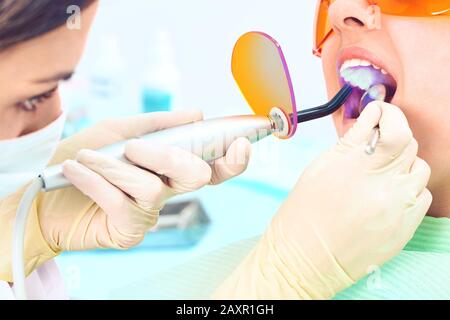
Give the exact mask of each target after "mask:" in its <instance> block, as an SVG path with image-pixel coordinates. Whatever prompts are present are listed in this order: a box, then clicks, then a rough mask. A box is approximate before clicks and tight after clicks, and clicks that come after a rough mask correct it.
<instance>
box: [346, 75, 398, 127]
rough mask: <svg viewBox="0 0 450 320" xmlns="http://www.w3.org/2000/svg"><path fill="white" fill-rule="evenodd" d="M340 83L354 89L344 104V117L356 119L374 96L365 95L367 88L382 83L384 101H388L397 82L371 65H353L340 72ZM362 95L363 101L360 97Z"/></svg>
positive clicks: (393, 92)
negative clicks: (384, 91) (384, 93)
mask: <svg viewBox="0 0 450 320" xmlns="http://www.w3.org/2000/svg"><path fill="white" fill-rule="evenodd" d="M340 82H341V85H344V84H346V83H347V84H349V85H351V86H352V87H353V88H354V89H353V92H352V94H351V95H350V97H349V98H348V99H347V101H346V102H345V104H344V117H345V118H346V119H356V118H357V117H358V116H359V114H360V113H361V111H362V110H363V109H364V108H365V107H366V105H367V104H369V103H370V102H371V101H374V100H376V98H374V97H371V95H365V93H366V92H367V91H366V90H368V89H369V88H371V87H373V86H375V85H378V84H382V85H384V87H385V89H386V97H385V101H387V102H390V101H391V100H392V98H393V97H394V94H395V91H396V89H397V83H396V82H395V80H394V78H393V77H392V76H391V75H389V74H383V73H382V72H381V70H380V69H375V68H374V67H373V66H355V67H349V68H346V69H345V70H343V71H342V72H341V74H340ZM363 97H364V99H363V100H364V101H361V99H362V98H363Z"/></svg>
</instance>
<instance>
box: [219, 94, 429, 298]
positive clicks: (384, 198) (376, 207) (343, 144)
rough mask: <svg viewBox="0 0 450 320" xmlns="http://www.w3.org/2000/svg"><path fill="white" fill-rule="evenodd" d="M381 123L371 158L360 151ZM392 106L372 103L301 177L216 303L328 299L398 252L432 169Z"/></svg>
mask: <svg viewBox="0 0 450 320" xmlns="http://www.w3.org/2000/svg"><path fill="white" fill-rule="evenodd" d="M377 124H379V126H380V134H381V135H380V141H379V143H378V146H377V149H376V152H375V154H373V155H367V154H366V153H365V151H364V149H365V145H366V143H367V141H368V140H369V137H370V135H371V132H372V129H373V128H374V127H375V126H376V125H377ZM417 149H418V146H417V142H416V141H415V140H414V138H413V136H412V133H411V130H410V128H409V126H408V123H407V120H406V118H405V116H404V115H403V113H402V112H401V111H400V109H398V108H397V107H395V106H393V105H390V104H387V103H382V102H374V103H372V104H370V105H369V106H368V107H367V108H366V109H365V110H364V112H363V113H362V114H361V116H360V117H359V119H358V121H357V122H356V123H355V125H354V126H353V127H352V128H351V129H350V130H349V132H347V134H346V135H345V136H344V137H343V138H342V139H341V140H340V141H339V143H338V144H337V145H336V146H334V147H333V148H331V150H329V151H328V152H326V153H325V154H323V155H322V156H320V157H319V158H318V159H317V160H316V161H314V162H313V163H312V164H311V165H310V166H309V167H308V168H307V169H306V170H305V171H304V173H303V174H302V176H301V177H300V179H299V181H298V183H297V184H296V186H295V188H294V189H293V191H292V192H291V193H290V195H289V197H288V198H287V200H286V201H285V202H284V203H283V205H282V207H281V208H280V209H279V212H278V213H277V214H276V216H275V217H274V219H273V221H272V222H271V225H270V227H269V228H268V230H267V231H266V232H265V234H264V235H263V237H262V239H261V240H260V242H259V243H258V245H257V246H256V248H255V249H254V250H253V251H252V252H251V254H250V255H249V256H248V257H247V258H246V259H245V260H244V262H243V263H242V264H241V265H240V266H239V267H238V268H237V269H236V270H235V272H234V273H233V274H232V275H231V276H230V277H229V278H228V279H227V280H226V281H225V283H224V284H223V285H222V286H221V287H220V288H219V289H218V290H217V292H216V293H215V295H214V298H221V299H328V298H332V297H333V296H334V295H335V294H336V293H337V292H339V291H341V290H343V289H345V288H347V287H349V286H350V285H352V284H353V283H354V282H355V281H357V280H359V279H360V278H362V277H363V276H365V275H366V274H367V273H368V272H370V271H371V270H373V269H372V268H373V267H374V266H380V265H381V264H383V263H384V262H386V261H387V260H388V259H390V258H392V257H394V256H395V255H397V254H398V253H399V252H400V250H401V249H402V248H403V247H404V246H405V245H406V243H407V242H408V241H409V240H410V239H411V237H412V236H413V234H414V231H415V230H416V228H417V227H418V225H419V224H420V222H421V221H422V219H423V217H424V215H425V214H426V212H427V210H428V208H429V206H430V204H431V194H430V192H429V191H428V190H427V189H426V185H427V183H428V179H429V176H430V168H429V167H428V165H427V164H426V163H425V162H424V161H423V160H421V159H419V158H418V157H417V156H416V155H417Z"/></svg>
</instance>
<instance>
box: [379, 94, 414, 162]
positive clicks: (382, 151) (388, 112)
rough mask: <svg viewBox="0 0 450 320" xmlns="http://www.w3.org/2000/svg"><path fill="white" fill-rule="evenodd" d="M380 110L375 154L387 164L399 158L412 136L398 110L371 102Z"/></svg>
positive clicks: (383, 103)
mask: <svg viewBox="0 0 450 320" xmlns="http://www.w3.org/2000/svg"><path fill="white" fill-rule="evenodd" d="M372 103H373V104H377V105H378V106H379V107H380V108H381V111H382V113H381V118H380V123H379V127H380V139H379V141H378V145H377V150H376V153H378V155H380V156H382V157H385V158H386V160H387V161H388V162H390V161H391V160H392V159H394V158H396V157H397V156H399V155H400V154H401V153H402V152H403V150H404V149H405V148H406V147H407V146H408V145H409V144H410V142H411V140H412V139H413V134H412V131H411V129H410V128H409V124H408V120H407V119H406V116H405V115H404V113H403V112H402V111H401V110H400V108H398V107H396V106H394V105H392V104H389V103H386V102H381V101H375V102H372Z"/></svg>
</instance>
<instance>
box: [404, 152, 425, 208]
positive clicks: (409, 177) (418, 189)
mask: <svg viewBox="0 0 450 320" xmlns="http://www.w3.org/2000/svg"><path fill="white" fill-rule="evenodd" d="M430 176H431V169H430V166H429V165H428V163H426V162H425V161H424V160H422V159H421V158H418V157H416V158H415V161H414V163H413V164H412V166H411V167H410V171H409V172H408V173H405V174H401V175H400V176H399V177H398V182H399V185H401V188H409V190H410V191H409V193H410V194H411V197H412V198H413V199H414V200H415V199H416V197H418V196H419V194H421V193H422V192H423V190H424V189H425V188H426V187H427V184H428V181H429V180H430Z"/></svg>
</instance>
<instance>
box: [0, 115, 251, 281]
mask: <svg viewBox="0 0 450 320" xmlns="http://www.w3.org/2000/svg"><path fill="white" fill-rule="evenodd" d="M201 119H202V113H201V112H199V111H196V110H192V111H184V112H166V113H164V112H162V113H151V114H143V115H138V116H134V117H131V118H128V119H117V120H108V121H105V122H102V123H100V124H98V125H97V126H94V127H92V128H89V129H87V130H85V131H83V132H81V133H79V134H77V135H75V136H73V137H70V138H68V139H66V140H63V141H62V142H61V143H60V145H59V147H58V149H57V150H56V153H55V156H54V157H53V159H52V160H51V162H50V164H57V163H64V165H63V170H64V174H65V176H66V178H67V179H68V180H69V181H70V182H71V183H72V184H73V185H74V186H76V188H73V187H71V188H64V189H61V190H56V191H53V192H49V193H40V194H39V195H38V196H37V197H36V199H35V201H34V202H33V205H32V207H31V212H30V213H29V218H28V223H27V231H26V233H25V234H26V237H25V252H24V261H25V271H26V273H27V274H29V273H30V272H31V271H32V270H34V269H35V268H36V267H38V266H39V265H41V264H42V263H44V262H45V261H47V260H49V259H51V258H53V257H54V256H56V255H57V254H58V253H60V252H61V251H66V250H86V249H93V248H118V249H126V248H130V247H132V246H135V245H137V244H138V243H139V242H140V241H141V240H142V239H143V237H144V235H145V234H146V233H147V231H148V230H149V229H150V228H152V227H153V226H154V225H155V224H156V222H157V220H158V215H159V211H160V209H161V208H162V206H163V205H164V202H165V201H166V200H167V199H168V198H170V197H171V196H173V195H176V194H181V193H185V192H189V191H194V190H196V189H199V188H201V187H203V186H204V185H206V184H217V183H220V182H222V181H224V180H227V179H229V178H231V177H233V176H236V175H238V174H240V173H241V172H242V171H244V170H245V168H246V167H247V163H248V160H249V156H250V143H249V141H248V140H247V139H237V140H236V141H234V142H233V143H232V144H231V145H230V147H229V148H228V150H227V153H226V155H225V156H224V157H222V158H220V159H218V160H217V161H215V162H214V163H213V164H212V165H210V164H208V163H206V162H205V161H203V160H202V159H200V158H199V157H197V156H195V155H193V154H192V153H190V152H189V151H185V150H183V149H181V148H178V147H173V146H168V145H160V144H158V145H155V144H153V143H150V142H146V141H141V140H131V141H130V142H129V143H128V144H126V148H125V156H126V158H128V159H129V160H130V161H132V162H133V163H134V164H135V165H131V164H129V163H124V162H121V161H119V160H117V159H115V158H113V157H108V156H106V155H104V154H100V153H98V152H96V151H90V150H89V151H88V150H87V149H91V150H95V149H98V148H101V147H103V146H105V145H110V144H113V143H116V142H119V141H123V140H129V139H133V138H137V137H139V136H142V135H144V134H148V133H150V132H152V131H157V130H163V129H166V128H169V127H173V126H177V125H182V124H187V123H191V122H194V121H198V120H201ZM68 159H76V160H68ZM24 189H25V188H23V189H22V191H20V192H16V193H14V194H13V195H11V196H9V197H7V198H5V199H3V200H2V201H1V202H0V208H1V212H2V216H3V217H4V218H7V217H9V222H8V223H3V222H2V224H0V231H1V233H2V234H4V235H5V234H8V235H9V237H8V238H11V237H12V236H11V231H12V228H11V226H12V224H13V220H14V218H15V211H16V208H17V205H18V203H19V201H20V198H21V197H22V195H23V193H24ZM0 246H1V247H0V248H1V250H0V252H1V253H2V257H5V258H2V259H1V264H0V277H1V279H5V280H9V281H11V280H12V274H11V260H10V258H11V257H12V254H11V249H12V246H11V243H10V242H1V243H0Z"/></svg>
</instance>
